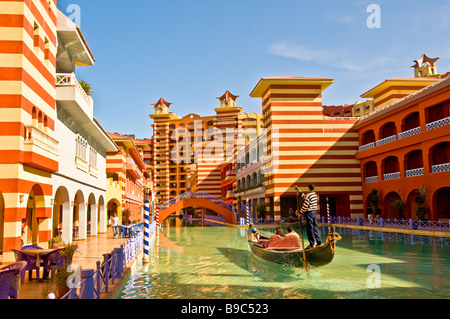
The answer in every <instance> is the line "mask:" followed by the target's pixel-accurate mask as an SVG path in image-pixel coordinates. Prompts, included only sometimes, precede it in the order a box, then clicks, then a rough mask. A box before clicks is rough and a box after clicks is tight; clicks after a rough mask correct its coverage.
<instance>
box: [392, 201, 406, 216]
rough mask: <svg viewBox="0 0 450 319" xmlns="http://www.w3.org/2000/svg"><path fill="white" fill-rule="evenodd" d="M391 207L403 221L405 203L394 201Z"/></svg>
mask: <svg viewBox="0 0 450 319" xmlns="http://www.w3.org/2000/svg"><path fill="white" fill-rule="evenodd" d="M391 205H392V206H394V207H395V210H396V211H397V213H398V214H399V215H400V218H401V219H403V208H404V207H405V203H404V202H403V201H402V200H401V199H396V200H394V201H393V202H392V204H391Z"/></svg>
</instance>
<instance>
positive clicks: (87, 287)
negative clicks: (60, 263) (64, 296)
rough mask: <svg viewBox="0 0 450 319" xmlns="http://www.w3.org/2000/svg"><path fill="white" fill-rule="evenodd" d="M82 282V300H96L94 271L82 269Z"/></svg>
mask: <svg viewBox="0 0 450 319" xmlns="http://www.w3.org/2000/svg"><path fill="white" fill-rule="evenodd" d="M81 281H82V282H83V285H82V287H81V292H80V299H94V288H95V282H94V269H81Z"/></svg>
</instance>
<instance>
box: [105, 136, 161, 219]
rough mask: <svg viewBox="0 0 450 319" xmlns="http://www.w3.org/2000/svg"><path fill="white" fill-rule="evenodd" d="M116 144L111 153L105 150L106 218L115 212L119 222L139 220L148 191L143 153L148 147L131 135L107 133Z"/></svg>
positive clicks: (149, 145) (144, 142)
mask: <svg viewBox="0 0 450 319" xmlns="http://www.w3.org/2000/svg"><path fill="white" fill-rule="evenodd" d="M108 135H109V136H110V138H111V139H112V140H113V141H114V143H115V144H116V145H117V149H116V150H114V151H108V152H107V157H106V174H107V177H108V185H110V186H109V188H110V190H111V191H110V192H107V211H108V213H107V216H108V217H111V215H112V214H114V213H117V216H118V217H119V220H120V221H121V222H122V223H124V224H125V223H129V222H140V221H143V216H141V215H142V204H143V201H144V199H145V188H150V187H151V184H149V183H148V181H149V180H150V179H151V176H152V175H151V174H150V171H149V170H148V169H147V165H146V163H145V162H144V152H146V153H148V152H147V151H148V150H149V149H150V147H151V144H149V143H148V142H147V141H146V140H139V139H136V138H135V136H134V135H122V134H119V133H108Z"/></svg>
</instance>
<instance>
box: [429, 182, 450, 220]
mask: <svg viewBox="0 0 450 319" xmlns="http://www.w3.org/2000/svg"><path fill="white" fill-rule="evenodd" d="M433 214H434V216H436V219H437V220H439V219H450V187H442V188H440V189H438V190H437V191H436V192H435V193H434V196H433Z"/></svg>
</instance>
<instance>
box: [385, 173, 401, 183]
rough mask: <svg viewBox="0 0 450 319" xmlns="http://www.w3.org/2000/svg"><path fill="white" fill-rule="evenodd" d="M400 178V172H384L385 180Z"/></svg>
mask: <svg viewBox="0 0 450 319" xmlns="http://www.w3.org/2000/svg"><path fill="white" fill-rule="evenodd" d="M397 178H400V172H394V173H389V174H384V175H383V179H384V180H385V181H388V180H391V179H397Z"/></svg>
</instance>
